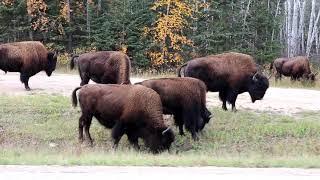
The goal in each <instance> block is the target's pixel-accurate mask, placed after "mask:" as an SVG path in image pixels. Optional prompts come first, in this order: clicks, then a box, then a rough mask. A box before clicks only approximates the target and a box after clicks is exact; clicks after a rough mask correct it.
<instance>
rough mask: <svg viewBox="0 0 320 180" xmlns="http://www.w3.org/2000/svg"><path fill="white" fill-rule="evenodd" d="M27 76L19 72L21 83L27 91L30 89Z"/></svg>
mask: <svg viewBox="0 0 320 180" xmlns="http://www.w3.org/2000/svg"><path fill="white" fill-rule="evenodd" d="M29 78H30V77H29V76H28V74H26V73H21V74H20V81H21V82H22V83H24V87H25V88H26V90H27V91H30V87H29Z"/></svg>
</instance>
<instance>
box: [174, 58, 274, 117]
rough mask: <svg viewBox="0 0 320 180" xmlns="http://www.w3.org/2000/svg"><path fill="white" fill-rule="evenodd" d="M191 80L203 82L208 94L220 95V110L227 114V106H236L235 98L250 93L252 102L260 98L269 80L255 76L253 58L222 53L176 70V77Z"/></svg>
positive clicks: (233, 107)
mask: <svg viewBox="0 0 320 180" xmlns="http://www.w3.org/2000/svg"><path fill="white" fill-rule="evenodd" d="M181 71H183V74H184V76H186V77H194V78H198V79H200V80H202V81H203V82H204V83H205V84H206V85H207V88H208V90H209V91H213V92H219V97H220V99H221V101H222V102H223V105H222V108H223V109H224V110H227V106H226V102H229V103H231V104H232V110H233V111H236V107H235V102H236V99H237V96H238V94H241V93H243V92H249V94H250V96H251V100H252V102H255V101H256V100H260V99H262V98H263V96H264V94H265V92H266V90H267V89H268V87H269V80H268V78H267V77H265V76H264V75H262V74H260V73H258V72H257V66H256V64H255V62H254V60H253V58H252V57H251V56H249V55H246V54H241V53H235V52H230V53H223V54H218V55H211V56H207V57H201V58H196V59H193V60H191V61H189V62H187V63H186V64H184V65H182V66H181V67H180V68H179V69H178V76H179V77H180V76H181Z"/></svg>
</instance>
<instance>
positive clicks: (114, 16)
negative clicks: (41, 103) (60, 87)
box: [0, 0, 320, 69]
mask: <svg viewBox="0 0 320 180" xmlns="http://www.w3.org/2000/svg"><path fill="white" fill-rule="evenodd" d="M319 18H320V1H318V0H184V1H181V0H81V1H80V0H1V3H0V43H7V42H16V41H25V40H37V41H42V42H44V43H45V44H46V46H47V47H48V48H50V49H57V50H59V52H60V54H61V57H65V58H60V59H62V60H60V61H63V59H64V61H65V62H60V63H67V61H68V58H69V57H70V56H71V55H72V54H80V53H83V52H88V51H97V50H120V51H123V52H125V53H127V54H128V55H129V57H130V58H131V60H132V66H133V67H134V68H139V69H148V68H155V69H169V68H174V67H176V66H178V65H180V64H182V63H184V62H186V61H188V60H190V59H192V58H195V57H201V56H206V55H209V54H216V53H221V52H225V51H236V52H242V53H247V54H250V55H252V56H254V57H255V59H256V61H257V62H258V63H259V64H264V63H267V62H270V61H272V60H273V59H274V58H276V57H292V56H296V55H306V56H308V57H311V58H313V59H315V60H318V61H319V58H320V57H319V55H318V54H319V49H320V42H319V40H320V33H319V27H320V23H319Z"/></svg>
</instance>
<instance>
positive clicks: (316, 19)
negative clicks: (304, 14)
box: [306, 0, 320, 57]
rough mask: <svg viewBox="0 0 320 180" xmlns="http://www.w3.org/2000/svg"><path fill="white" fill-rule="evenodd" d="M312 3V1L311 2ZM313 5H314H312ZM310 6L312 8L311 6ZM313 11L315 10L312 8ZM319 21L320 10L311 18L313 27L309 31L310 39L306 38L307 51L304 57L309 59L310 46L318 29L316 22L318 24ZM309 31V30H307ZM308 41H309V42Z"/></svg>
mask: <svg viewBox="0 0 320 180" xmlns="http://www.w3.org/2000/svg"><path fill="white" fill-rule="evenodd" d="M313 2H314V0H313ZM313 5H314V4H313ZM313 5H312V6H313ZM314 9H315V8H314ZM314 15H315V14H314ZM319 19H320V8H319V10H318V13H317V16H316V17H315V16H313V20H314V22H313V27H312V30H311V37H310V38H309V37H308V42H307V51H306V55H307V56H308V57H309V56H310V52H311V48H312V44H313V42H314V39H315V36H316V35H317V34H316V33H317V29H318V22H319ZM309 31H310V30H309ZM308 36H309V33H308ZM309 39H310V41H309Z"/></svg>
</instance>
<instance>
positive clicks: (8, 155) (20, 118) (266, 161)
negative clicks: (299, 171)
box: [0, 95, 320, 167]
mask: <svg viewBox="0 0 320 180" xmlns="http://www.w3.org/2000/svg"><path fill="white" fill-rule="evenodd" d="M0 106H1V108H0V164H63V165H74V164H77V165H160V166H169V165H170V166H181V165H182V166H199V165H215V166H240V167H320V163H319V160H320V141H319V139H320V122H319V116H320V113H319V112H318V113H317V112H309V113H303V114H297V115H296V116H295V117H288V116H281V115H274V114H272V113H268V112H265V113H256V112H248V111H240V112H238V113H231V112H224V111H221V110H220V108H211V111H213V112H214V114H215V117H214V119H212V120H211V122H210V123H209V125H208V126H206V127H205V130H204V131H203V132H202V134H201V135H200V141H198V142H193V141H192V140H191V137H190V135H189V133H187V136H184V137H181V136H179V135H177V136H176V141H175V142H174V144H173V146H172V149H171V152H170V153H168V152H164V153H162V154H159V155H153V154H150V153H148V151H147V150H146V149H145V148H144V147H143V146H142V149H141V151H140V152H137V151H135V150H133V149H132V148H131V147H130V146H129V144H128V141H127V139H126V137H125V136H124V137H123V139H122V140H121V142H120V145H119V149H118V150H117V151H114V150H113V149H112V148H111V147H112V144H111V142H112V140H111V137H110V130H108V129H105V128H103V127H102V126H101V125H100V124H98V123H97V121H96V120H94V121H93V126H92V127H91V133H92V136H93V138H94V139H95V146H94V147H93V148H90V147H88V146H87V145H86V144H82V145H79V144H78V142H77V126H78V125H77V124H78V117H79V115H80V113H79V109H73V108H72V107H71V103H70V99H69V98H67V97H63V96H45V95H33V96H11V97H6V96H0ZM175 134H177V130H175Z"/></svg>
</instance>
